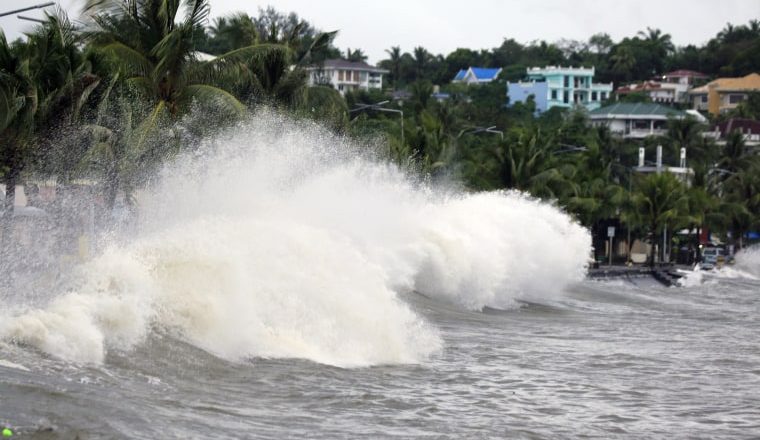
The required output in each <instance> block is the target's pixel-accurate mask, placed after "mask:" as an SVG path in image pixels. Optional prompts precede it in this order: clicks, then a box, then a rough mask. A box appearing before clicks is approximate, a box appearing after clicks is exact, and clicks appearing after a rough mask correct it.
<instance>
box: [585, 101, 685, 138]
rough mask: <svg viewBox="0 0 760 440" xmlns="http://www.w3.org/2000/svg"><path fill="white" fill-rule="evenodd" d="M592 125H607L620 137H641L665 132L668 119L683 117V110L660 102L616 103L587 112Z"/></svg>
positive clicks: (660, 134)
mask: <svg viewBox="0 0 760 440" xmlns="http://www.w3.org/2000/svg"><path fill="white" fill-rule="evenodd" d="M588 116H589V119H591V124H592V125H593V126H604V125H606V126H608V127H609V129H610V131H611V132H612V134H614V135H617V136H620V137H622V138H633V139H643V138H645V137H648V136H663V135H665V134H666V133H667V128H668V119H669V118H673V119H684V118H686V117H687V115H686V113H685V112H682V111H680V110H676V109H673V108H670V107H665V106H664V105H660V104H647V103H635V104H634V103H617V104H613V105H609V106H606V107H602V108H598V109H596V110H592V111H591V112H589V115H588Z"/></svg>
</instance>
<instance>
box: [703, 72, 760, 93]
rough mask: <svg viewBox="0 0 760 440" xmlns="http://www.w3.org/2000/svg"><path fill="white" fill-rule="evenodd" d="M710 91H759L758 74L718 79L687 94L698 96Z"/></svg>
mask: <svg viewBox="0 0 760 440" xmlns="http://www.w3.org/2000/svg"><path fill="white" fill-rule="evenodd" d="M711 89H716V90H718V91H730V90H758V91H760V74H757V73H750V74H749V75H747V76H743V77H741V78H718V79H715V80H713V81H710V82H709V83H707V84H705V85H703V86H702V87H697V88H696V89H692V90H691V91H690V92H689V93H692V94H699V93H707V92H708V91H709V90H711Z"/></svg>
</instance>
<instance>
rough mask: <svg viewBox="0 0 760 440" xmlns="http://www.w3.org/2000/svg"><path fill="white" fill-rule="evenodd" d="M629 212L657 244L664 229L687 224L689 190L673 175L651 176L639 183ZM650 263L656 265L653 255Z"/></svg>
mask: <svg viewBox="0 0 760 440" xmlns="http://www.w3.org/2000/svg"><path fill="white" fill-rule="evenodd" d="M630 209H631V211H632V212H631V213H630V214H631V215H630V217H631V218H635V219H637V220H638V222H639V223H640V224H641V225H642V226H644V227H646V228H647V229H648V231H649V233H650V236H651V237H652V241H653V242H657V238H658V237H659V234H660V233H661V232H662V231H663V229H665V228H668V229H669V230H673V229H675V228H676V227H677V226H681V225H682V224H688V218H687V215H688V197H686V187H685V185H684V184H683V183H682V182H681V181H679V180H678V178H676V177H675V176H674V175H673V174H671V173H657V174H649V175H647V176H645V177H643V178H641V179H640V180H639V181H638V182H637V183H636V185H635V187H634V193H633V194H632V195H631V206H630ZM661 251H662V252H664V249H662V250H661ZM649 264H650V266H654V252H652V253H651V254H650V260H649Z"/></svg>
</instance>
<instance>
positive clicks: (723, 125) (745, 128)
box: [713, 118, 760, 136]
mask: <svg viewBox="0 0 760 440" xmlns="http://www.w3.org/2000/svg"><path fill="white" fill-rule="evenodd" d="M734 130H740V131H741V132H742V133H745V132H746V133H752V134H760V121H755V120H754V119H741V118H731V119H729V120H727V121H723V122H720V123H718V124H716V125H714V126H713V131H719V132H720V133H721V135H724V136H725V135H726V134H728V133H730V132H732V131H734Z"/></svg>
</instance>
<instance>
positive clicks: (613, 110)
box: [589, 102, 687, 118]
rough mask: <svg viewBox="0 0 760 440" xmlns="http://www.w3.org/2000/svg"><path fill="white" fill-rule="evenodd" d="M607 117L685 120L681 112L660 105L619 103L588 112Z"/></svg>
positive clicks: (684, 115)
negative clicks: (672, 117) (673, 118)
mask: <svg viewBox="0 0 760 440" xmlns="http://www.w3.org/2000/svg"><path fill="white" fill-rule="evenodd" d="M608 115H627V116H659V117H668V116H674V117H677V118H678V117H680V118H685V117H686V116H687V115H686V113H685V112H682V111H681V110H676V109H674V108H670V107H666V106H664V105H660V104H651V103H644V102H636V103H630V102H619V103H617V104H613V105H608V106H606V107H601V108H598V109H596V110H592V111H590V112H589V116H592V117H593V116H597V117H599V116H608Z"/></svg>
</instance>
